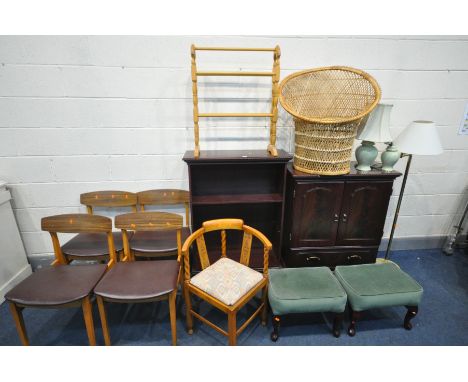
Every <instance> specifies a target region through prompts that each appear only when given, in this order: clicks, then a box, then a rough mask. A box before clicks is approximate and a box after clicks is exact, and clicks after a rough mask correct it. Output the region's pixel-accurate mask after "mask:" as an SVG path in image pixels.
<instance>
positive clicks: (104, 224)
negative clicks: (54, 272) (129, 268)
mask: <svg viewBox="0 0 468 382" xmlns="http://www.w3.org/2000/svg"><path fill="white" fill-rule="evenodd" d="M41 229H42V230H43V231H48V232H49V233H50V236H51V237H52V244H53V245H54V254H55V260H54V262H53V263H52V265H57V264H68V262H67V260H66V258H65V256H64V255H63V253H62V250H61V248H60V242H59V239H58V235H57V233H83V232H88V233H106V234H107V244H108V245H109V254H110V261H109V263H108V266H109V267H111V266H113V264H115V262H116V261H117V258H116V255H115V247H114V238H113V236H112V220H111V219H109V218H107V217H105V216H99V215H90V214H64V215H54V216H48V217H44V218H42V219H41Z"/></svg>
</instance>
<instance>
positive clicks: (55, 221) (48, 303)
mask: <svg viewBox="0 0 468 382" xmlns="http://www.w3.org/2000/svg"><path fill="white" fill-rule="evenodd" d="M41 227H42V230H44V231H48V232H49V233H50V235H51V237H52V243H53V246H54V253H55V260H54V261H53V262H52V266H51V267H48V268H45V269H40V270H37V271H35V272H34V273H33V274H31V275H30V276H29V277H27V278H26V279H25V280H23V281H22V282H21V283H19V284H18V285H17V286H15V287H14V288H13V289H12V290H10V291H9V292H8V293H7V294H6V295H5V299H6V300H7V301H8V302H9V304H10V309H11V313H12V314H13V319H14V321H15V324H16V329H17V331H18V334H19V337H20V340H21V342H22V344H23V345H29V340H28V336H27V334H26V328H25V325H24V321H23V315H22V310H23V309H24V308H26V307H33V308H67V307H75V306H81V307H82V309H83V315H84V321H85V326H86V332H87V334H88V340H89V344H90V345H96V338H95V335H94V325H93V314H92V303H91V299H90V296H91V292H92V291H93V288H94V287H95V286H96V284H97V283H98V281H99V280H100V279H101V277H102V276H103V274H104V272H106V269H107V267H112V266H113V265H114V264H115V263H116V261H117V260H116V254H115V250H114V240H113V236H112V220H111V219H109V218H107V217H104V216H98V215H88V214H66V215H55V216H49V217H45V218H43V219H42V221H41ZM92 232H94V233H100V234H102V235H105V237H104V240H105V242H107V245H108V250H107V251H108V253H109V254H110V260H109V262H108V264H107V266H106V265H105V264H88V265H76V266H71V265H67V264H68V261H67V259H66V258H65V256H64V255H63V253H62V250H61V249H60V243H59V239H58V235H57V233H92Z"/></svg>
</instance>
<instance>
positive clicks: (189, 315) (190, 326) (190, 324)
mask: <svg viewBox="0 0 468 382" xmlns="http://www.w3.org/2000/svg"><path fill="white" fill-rule="evenodd" d="M184 295H185V308H186V311H187V313H186V320H187V333H188V334H193V318H192V313H191V310H192V301H191V300H190V291H189V289H188V288H187V287H186V286H185V288H184Z"/></svg>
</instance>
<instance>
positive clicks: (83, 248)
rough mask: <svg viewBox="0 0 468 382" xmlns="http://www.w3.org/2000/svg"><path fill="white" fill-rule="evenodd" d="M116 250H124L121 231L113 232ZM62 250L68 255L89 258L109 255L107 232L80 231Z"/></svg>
mask: <svg viewBox="0 0 468 382" xmlns="http://www.w3.org/2000/svg"><path fill="white" fill-rule="evenodd" d="M112 236H113V238H114V247H115V251H116V252H120V251H122V250H123V241H122V233H121V232H113V233H112ZM62 252H63V254H64V255H65V256H67V257H73V258H83V259H89V258H93V257H100V256H103V257H104V256H109V246H108V244H107V234H106V233H88V232H86V233H80V234H78V235H76V236H75V237H73V238H72V239H71V240H69V241H68V242H67V243H65V244H64V245H63V246H62Z"/></svg>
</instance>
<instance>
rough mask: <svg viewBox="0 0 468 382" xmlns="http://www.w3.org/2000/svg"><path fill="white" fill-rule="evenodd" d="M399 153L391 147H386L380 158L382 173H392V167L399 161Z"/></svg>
mask: <svg viewBox="0 0 468 382" xmlns="http://www.w3.org/2000/svg"><path fill="white" fill-rule="evenodd" d="M400 156H401V152H400V151H399V150H398V149H397V148H396V147H395V146H393V145H388V146H387V150H385V151H384V152H383V153H382V155H381V156H380V157H381V159H382V171H393V166H395V163H396V162H398V159H400Z"/></svg>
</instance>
